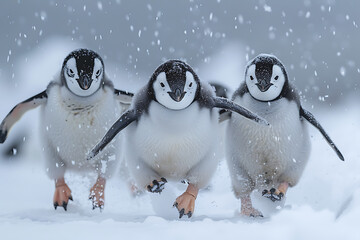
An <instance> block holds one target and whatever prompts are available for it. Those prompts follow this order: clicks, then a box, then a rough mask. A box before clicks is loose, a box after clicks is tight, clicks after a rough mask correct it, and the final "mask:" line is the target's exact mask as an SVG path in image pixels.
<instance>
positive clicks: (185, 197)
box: [173, 192, 196, 218]
mask: <svg viewBox="0 0 360 240" xmlns="http://www.w3.org/2000/svg"><path fill="white" fill-rule="evenodd" d="M195 200H196V198H195V196H194V195H192V194H190V193H188V192H184V193H183V194H181V195H180V196H179V197H178V198H176V201H175V203H174V205H173V207H176V209H177V210H178V211H179V218H182V217H183V216H184V215H186V216H188V218H191V216H192V214H193V212H194V208H195Z"/></svg>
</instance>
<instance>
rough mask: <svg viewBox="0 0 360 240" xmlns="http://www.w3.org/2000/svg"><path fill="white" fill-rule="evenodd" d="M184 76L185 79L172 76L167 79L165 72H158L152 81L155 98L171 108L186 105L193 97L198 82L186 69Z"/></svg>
mask: <svg viewBox="0 0 360 240" xmlns="http://www.w3.org/2000/svg"><path fill="white" fill-rule="evenodd" d="M179 77H180V76H179ZM185 78H186V79H185V81H184V79H174V78H173V79H172V81H168V79H167V76H166V73H165V72H160V73H159V74H158V76H157V77H156V80H155V81H154V83H153V89H154V92H155V98H156V100H157V101H158V102H159V103H160V104H161V105H163V106H165V107H166V108H169V109H172V110H180V109H184V108H186V107H188V106H189V105H190V104H191V103H192V102H193V101H194V99H195V95H196V90H197V88H198V84H197V82H196V81H195V79H194V76H193V74H192V73H191V72H189V71H186V74H185Z"/></svg>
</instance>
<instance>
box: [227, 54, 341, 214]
mask: <svg viewBox="0 0 360 240" xmlns="http://www.w3.org/2000/svg"><path fill="white" fill-rule="evenodd" d="M232 100H233V101H234V102H236V103H238V104H240V105H242V106H244V107H246V108H248V109H249V110H250V111H253V112H254V113H256V114H258V115H259V116H261V117H263V118H265V119H266V120H267V121H269V123H270V126H269V127H263V126H261V125H259V124H254V123H253V122H251V121H248V120H246V119H245V118H242V117H239V116H238V115H236V114H232V115H231V116H230V120H229V122H228V126H227V130H226V137H225V139H226V141H225V146H226V158H227V162H228V166H229V170H230V176H231V180H232V187H233V190H234V193H235V195H236V197H237V198H240V199H241V213H242V214H244V215H247V216H255V217H256V216H262V213H261V212H260V211H258V210H257V209H255V208H253V206H252V202H251V198H250V194H251V192H252V191H253V190H254V189H259V190H263V191H262V194H263V196H265V197H267V198H270V199H271V200H272V201H277V200H279V201H280V200H281V199H282V198H283V197H284V195H285V193H286V191H287V189H288V187H289V186H290V187H293V186H295V185H296V184H297V183H298V181H299V179H300V177H301V175H302V172H303V170H304V168H305V165H306V163H307V161H308V159H309V155H310V138H309V133H308V129H307V124H306V121H305V120H307V121H309V122H310V123H311V124H312V125H313V126H315V127H316V128H317V129H318V130H319V131H320V132H321V133H322V135H323V136H324V137H325V139H326V140H327V142H328V143H329V144H330V146H331V147H332V148H333V149H334V150H335V152H336V153H337V155H338V157H339V158H340V159H341V160H344V157H343V155H342V154H341V153H340V151H339V150H338V148H337V147H336V146H335V144H334V143H333V142H332V140H331V139H330V137H329V136H328V135H327V134H326V132H325V131H324V129H323V128H322V127H321V125H320V124H319V122H318V121H317V120H316V119H315V117H314V116H313V115H312V114H311V113H310V112H309V111H307V110H305V109H304V108H303V107H302V106H301V103H300V96H299V93H298V92H297V90H296V89H295V87H294V86H292V84H290V83H289V81H288V76H287V73H286V70H285V67H284V65H283V64H282V63H281V62H280V61H279V60H278V59H277V58H276V57H275V56H273V55H267V54H260V55H258V56H257V57H255V58H254V59H253V60H252V61H250V62H249V64H248V65H247V67H246V71H245V81H244V83H242V84H241V86H240V87H239V89H237V90H236V91H235V93H234V94H233V97H232ZM268 189H270V190H268Z"/></svg>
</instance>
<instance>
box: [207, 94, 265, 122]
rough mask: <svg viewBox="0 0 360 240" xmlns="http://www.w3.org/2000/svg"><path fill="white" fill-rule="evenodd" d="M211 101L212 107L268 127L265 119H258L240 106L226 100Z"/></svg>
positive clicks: (215, 99)
mask: <svg viewBox="0 0 360 240" xmlns="http://www.w3.org/2000/svg"><path fill="white" fill-rule="evenodd" d="M213 100H214V103H213V107H217V108H222V109H225V110H229V111H232V112H236V113H238V114H240V115H242V116H244V117H246V118H248V119H250V120H254V121H255V122H257V123H260V124H263V125H270V124H269V123H268V122H267V121H266V120H265V119H263V118H261V117H259V116H258V115H256V114H254V113H252V112H250V111H249V110H247V109H246V108H244V107H241V106H240V105H238V104H236V103H234V102H232V101H230V100H228V99H226V98H220V97H214V98H213ZM220 120H221V118H220Z"/></svg>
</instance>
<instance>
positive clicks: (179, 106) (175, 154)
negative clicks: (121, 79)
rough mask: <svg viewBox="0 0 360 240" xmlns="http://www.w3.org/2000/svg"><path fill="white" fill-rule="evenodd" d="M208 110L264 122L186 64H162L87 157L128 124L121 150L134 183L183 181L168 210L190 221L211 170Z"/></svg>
mask: <svg viewBox="0 0 360 240" xmlns="http://www.w3.org/2000/svg"><path fill="white" fill-rule="evenodd" d="M214 107H219V108H225V109H229V110H232V111H236V112H237V113H239V114H241V115H243V116H245V117H247V118H250V119H252V120H254V121H256V122H259V123H262V124H267V122H266V121H265V120H263V119H261V118H259V117H257V116H256V115H254V114H253V113H251V112H249V111H248V110H246V109H245V108H243V107H240V106H239V105H237V104H234V103H233V102H231V101H229V100H227V99H225V98H218V97H216V96H215V94H214V90H213V89H212V88H211V87H210V86H209V85H208V84H201V83H200V80H199V78H198V76H197V75H196V73H195V72H194V71H193V69H192V68H191V67H190V66H189V65H187V64H186V63H184V62H182V61H178V60H170V61H167V62H165V63H164V64H162V65H160V66H159V67H158V68H157V69H156V70H155V72H154V74H153V75H152V77H151V79H150V81H149V82H148V84H147V85H146V86H144V87H143V88H142V89H141V90H140V91H139V92H138V93H137V94H136V95H135V97H134V100H133V103H132V107H131V108H130V109H129V110H128V111H127V112H125V113H124V114H123V115H122V116H121V117H120V119H119V120H118V121H116V122H115V124H114V125H113V126H112V127H111V128H110V130H109V131H108V132H107V133H106V135H105V136H104V137H103V139H102V140H101V142H100V143H98V144H97V145H96V147H95V148H94V149H93V150H92V152H91V153H90V154H89V158H92V157H94V156H95V155H96V154H98V153H99V152H100V151H105V150H106V149H104V147H105V146H106V145H107V144H108V143H109V142H110V141H111V140H112V139H113V138H114V137H115V136H116V135H117V133H118V132H119V131H121V130H122V129H124V128H125V127H127V126H128V127H127V129H126V135H125V139H126V144H127V147H126V149H125V151H127V161H128V166H129V170H130V171H131V173H132V175H133V177H134V180H135V181H136V183H137V185H138V186H139V187H141V188H142V187H144V188H146V189H147V190H148V191H149V192H153V193H160V192H161V191H162V190H163V188H164V185H165V183H166V182H167V178H168V179H171V180H175V181H180V180H184V179H186V181H187V182H188V184H189V185H188V187H187V189H186V191H185V192H184V193H183V194H182V195H180V196H179V197H178V198H177V199H176V201H175V203H174V206H175V207H176V208H177V210H178V211H179V217H180V218H181V217H182V216H184V215H187V216H188V217H191V216H192V214H193V212H194V207H195V199H196V196H197V194H198V191H199V189H201V188H203V187H205V186H206V184H207V183H208V181H209V180H210V178H211V176H212V175H213V173H214V172H215V169H216V166H217V159H216V157H215V156H216V153H215V152H216V150H215V149H216V146H217V142H216V137H213V136H216V135H217V131H218V130H217V126H218V116H219V115H218V112H217V111H215V110H213V108H214ZM132 122H136V123H133V124H131V123H132ZM214 134H215V135H214Z"/></svg>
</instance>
